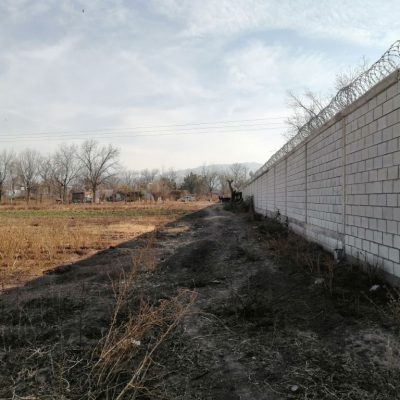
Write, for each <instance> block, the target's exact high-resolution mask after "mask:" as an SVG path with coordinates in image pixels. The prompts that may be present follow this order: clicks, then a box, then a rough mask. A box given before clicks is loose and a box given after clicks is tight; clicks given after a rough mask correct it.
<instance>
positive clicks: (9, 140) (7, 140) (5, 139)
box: [0, 126, 283, 143]
mask: <svg viewBox="0 0 400 400" xmlns="http://www.w3.org/2000/svg"><path fill="white" fill-rule="evenodd" d="M232 128H237V127H232ZM276 129H278V130H282V129H283V128H281V127H268V126H263V127H253V128H251V127H250V128H241V129H229V130H226V129H225V130H222V131H221V130H218V128H216V129H213V130H212V131H197V132H190V131H188V132H170V133H154V134H147V133H150V132H147V133H139V134H133V135H132V134H126V135H119V134H117V135H115V134H113V133H108V134H107V133H104V134H103V135H101V136H96V135H94V136H90V138H92V139H97V138H99V139H101V138H112V139H122V138H125V139H130V138H136V137H148V138H152V137H160V136H180V135H201V134H216V133H217V134H224V133H229V134H238V133H239V134H247V133H258V132H260V131H264V132H268V131H270V130H276ZM87 138H88V137H87V136H85V137H83V136H82V135H79V136H77V134H75V135H68V136H60V135H54V136H9V137H4V136H0V142H2V143H12V142H17V141H20V140H52V141H53V140H56V141H57V140H66V139H70V140H85V139H87Z"/></svg>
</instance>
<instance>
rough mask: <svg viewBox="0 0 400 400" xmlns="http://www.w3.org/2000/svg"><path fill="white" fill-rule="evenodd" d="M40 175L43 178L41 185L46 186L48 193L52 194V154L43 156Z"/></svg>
mask: <svg viewBox="0 0 400 400" xmlns="http://www.w3.org/2000/svg"><path fill="white" fill-rule="evenodd" d="M39 176H40V179H41V185H40V186H41V187H42V188H43V187H44V188H46V191H47V194H48V195H50V193H51V191H52V188H53V163H52V158H51V156H47V157H42V159H41V160H40V165H39ZM41 192H42V191H41ZM41 196H42V193H41Z"/></svg>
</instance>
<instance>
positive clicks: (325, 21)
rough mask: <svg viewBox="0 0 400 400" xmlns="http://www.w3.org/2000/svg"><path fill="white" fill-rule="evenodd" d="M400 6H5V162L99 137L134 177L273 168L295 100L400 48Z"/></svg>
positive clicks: (0, 98) (24, 0)
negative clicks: (146, 172) (223, 167)
mask: <svg viewBox="0 0 400 400" xmlns="http://www.w3.org/2000/svg"><path fill="white" fill-rule="evenodd" d="M399 15H400V2H399V1H398V0H395V1H387V0H380V1H377V0H376V1H370V0H296V1H295V0H279V1H275V0H263V1H261V0H187V1H183V0H143V1H140V0H130V1H128V0H126V1H123V0H107V1H105V0H104V1H96V0H90V1H87V0H85V1H78V0H77V1H63V0H54V1H50V0H43V1H40V0H36V1H33V0H1V1H0V49H1V51H0V150H1V149H2V148H10V149H11V148H13V149H14V150H15V151H20V150H22V149H24V148H26V147H30V148H35V149H37V150H39V151H41V152H42V153H47V152H51V151H53V150H54V149H56V147H57V146H58V145H60V144H61V143H62V142H66V143H76V144H78V145H79V144H80V143H82V141H83V140H85V139H90V138H93V139H96V140H98V141H99V142H100V143H101V144H108V143H112V144H113V145H115V146H117V147H118V148H120V150H121V161H122V164H124V165H125V166H126V168H130V169H135V170H138V169H143V168H170V167H173V168H176V169H182V168H191V167H196V166H198V165H203V164H215V163H218V164H220V163H233V162H260V163H264V162H265V161H267V159H268V158H269V157H270V156H271V155H272V154H273V153H274V152H275V151H277V150H278V149H279V148H280V147H281V146H282V145H283V144H284V142H285V139H284V137H283V136H282V133H284V132H285V130H286V129H287V127H286V125H285V120H286V118H287V116H288V115H289V114H290V108H289V107H288V100H287V93H288V91H289V90H291V91H294V92H295V93H301V92H302V91H304V90H306V89H310V90H312V91H314V92H316V93H321V94H323V95H326V94H328V93H332V87H333V82H334V78H335V75H336V74H337V73H339V72H340V71H343V70H346V69H348V68H349V67H351V66H354V65H357V64H359V62H360V60H361V58H362V57H363V56H364V57H366V58H367V60H369V61H370V62H374V61H376V60H377V59H378V58H379V57H380V56H381V54H382V53H383V52H384V51H385V50H386V49H387V48H388V47H389V46H390V45H391V44H392V43H393V42H394V41H396V40H397V39H400V18H399Z"/></svg>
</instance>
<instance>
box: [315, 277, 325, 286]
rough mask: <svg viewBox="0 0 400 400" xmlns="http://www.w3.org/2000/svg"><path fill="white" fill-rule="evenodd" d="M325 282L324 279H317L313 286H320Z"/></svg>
mask: <svg viewBox="0 0 400 400" xmlns="http://www.w3.org/2000/svg"><path fill="white" fill-rule="evenodd" d="M324 282H325V280H324V278H317V279H316V280H315V281H314V285H322V284H323V283H324Z"/></svg>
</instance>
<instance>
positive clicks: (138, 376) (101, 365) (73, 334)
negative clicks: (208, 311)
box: [0, 205, 196, 400]
mask: <svg viewBox="0 0 400 400" xmlns="http://www.w3.org/2000/svg"><path fill="white" fill-rule="evenodd" d="M178 207H179V208H176V209H174V208H172V207H171V206H168V207H167V208H160V207H158V208H152V209H151V210H152V212H157V213H160V212H161V211H162V212H165V214H166V215H165V216H162V217H159V216H157V217H147V218H146V216H143V214H142V215H141V216H140V218H141V222H142V224H143V225H142V226H145V227H147V226H150V225H152V226H157V224H159V223H161V222H160V221H162V223H165V222H167V221H169V220H170V219H172V218H173V216H175V217H176V216H177V215H181V214H182V212H185V213H186V212H187V211H188V207H186V206H185V205H178ZM192 207H193V206H192ZM136 209H138V208H136ZM191 209H193V208H191ZM110 210H114V211H119V210H115V209H111V208H110ZM139 210H140V209H139ZM134 221H135V220H132V222H134ZM150 221H151V222H150ZM91 222H92V224H91V225H89V224H88V225H89V226H88V227H86V230H85V233H88V232H92V235H93V236H90V238H89V239H87V237H85V238H81V237H80V236H78V237H77V239H76V241H75V242H72V241H71V240H70V241H69V242H68V243H69V244H68V246H72V244H75V245H76V246H80V245H81V243H83V242H81V240H86V242H85V245H86V246H90V245H91V243H96V245H97V246H100V245H101V244H102V243H105V242H102V240H103V238H102V236H101V235H100V234H97V232H96V231H95V230H94V229H93V227H95V226H96V223H97V224H100V226H103V224H104V225H105V221H104V217H103V218H101V219H99V218H97V217H96V220H95V222H94V221H93V220H92V221H91ZM107 222H108V223H109V225H106V226H110V225H111V226H112V225H113V224H114V225H116V226H118V227H121V224H122V227H124V228H125V222H122V221H120V220H118V219H115V218H114V217H112V218H110V219H109V220H108V221H107ZM146 224H148V225H146ZM45 226H46V229H48V231H49V234H48V236H46V238H47V239H48V240H50V241H51V242H52V243H53V245H54V246H55V247H54V249H56V250H54V251H55V252H56V251H57V245H59V246H64V245H65V243H66V242H65V240H66V238H67V237H68V235H69V231H68V229H66V230H65V231H64V230H61V231H60V230H57V228H56V226H57V224H56V223H54V225H51V224H50V223H49V221H47V217H46V225H45ZM28 227H29V225H28ZM24 228H25V229H24ZM20 229H21V232H23V234H25V235H26V236H25V237H26V240H27V241H28V240H30V238H31V237H32V236H33V237H34V233H32V232H34V231H32V230H30V229H29V228H28V229H27V226H26V225H24V224H22V226H21V228H20ZM134 229H138V228H137V226H136V228H134ZM72 231H73V232H74V230H72ZM93 231H94V233H93ZM139 231H140V232H141V230H139ZM27 232H28V233H29V234H28V233H27ZM64 232H65V233H64ZM75 232H76V230H75ZM120 232H121V231H120ZM126 232H127V233H128V234H129V235H132V231H131V230H130V229H127V230H126ZM135 232H136V231H135ZM51 234H54V235H57V238H58V239H57V240H58V241H57V242H56V240H55V239H54V238H53V239H52V238H51ZM154 236H155V235H151V234H150V235H146V240H145V241H143V242H142V243H143V246H144V247H141V248H139V249H130V248H127V249H125V250H126V254H127V255H128V263H129V265H125V264H124V265H123V266H121V267H120V268H119V271H120V272H119V274H118V275H117V277H115V276H114V277H113V276H111V274H110V276H109V278H108V279H107V280H106V281H105V282H103V283H102V284H101V287H102V290H101V294H100V295H99V296H97V295H96V294H95V292H88V291H87V289H85V288H84V287H83V286H82V287H81V283H80V282H77V283H76V284H75V286H74V288H73V290H74V291H75V292H76V294H75V295H74V296H71V295H70V292H69V291H66V292H64V291H63V290H62V289H61V286H58V288H56V289H55V288H53V287H52V286H50V287H47V286H46V285H44V286H43V289H42V291H41V292H40V293H41V295H40V296H39V297H35V298H30V297H29V294H28V295H27V297H26V298H25V297H20V296H19V294H18V290H19V289H16V294H17V296H16V300H17V302H16V303H18V304H14V303H15V302H11V303H10V304H11V309H9V310H5V309H3V311H6V312H3V316H2V317H0V386H3V388H1V389H0V398H7V399H13V400H14V399H32V400H33V399H87V400H93V399H119V400H123V399H136V398H155V395H153V394H154V393H156V392H158V390H159V388H158V387H157V385H154V384H153V379H154V372H153V370H152V367H153V366H156V367H157V365H158V364H157V360H158V358H159V354H160V353H161V352H162V351H163V345H164V343H165V342H166V341H168V339H169V336H170V335H172V334H173V332H174V331H175V329H176V328H177V327H178V326H179V324H180V322H181V321H182V319H183V318H184V317H185V316H186V315H187V314H188V313H189V312H190V309H191V306H192V304H193V302H194V301H195V298H196V294H195V292H193V291H189V290H185V289H182V290H180V291H178V293H176V294H175V295H172V296H171V297H168V298H163V299H161V300H159V301H157V300H156V301H150V300H149V299H145V298H142V294H141V292H140V284H138V282H140V281H141V279H143V280H146V279H147V277H148V275H149V274H151V273H152V272H153V271H154V269H155V267H156V251H157V250H156V245H155V237H154ZM46 238H43V239H39V238H37V240H36V241H35V242H34V243H35V244H34V246H37V247H35V249H36V248H40V245H43V246H44V245H46V240H45V239H46ZM91 240H92V242H91ZM30 243H32V241H31V242H30ZM31 245H32V244H31ZM24 249H26V251H27V253H26V256H27V260H28V254H29V255H30V257H37V258H38V259H40V260H42V262H43V261H47V259H46V260H44V256H43V254H42V252H41V251H39V252H38V253H35V252H34V251H33V250H31V249H30V247H29V246H28V245H26V247H24ZM28 251H30V252H29V253H28ZM48 254H50V253H48ZM55 254H56V256H55V258H54V259H53V261H54V260H55V259H56V257H58V255H57V254H58V253H55ZM66 254H67V255H68V252H67V253H66ZM129 259H130V260H131V261H130V262H129ZM49 261H51V260H50V259H49ZM124 262H125V261H124ZM110 267H111V266H110ZM109 272H111V268H110V271H109ZM67 288H68V285H67V284H66V289H65V290H68V289H67ZM80 289H81V291H80V292H79V290H80ZM79 293H80V294H79ZM99 305H100V308H98V307H99ZM13 308H14V310H13ZM85 308H88V309H90V311H85ZM15 311H17V312H15ZM88 312H89V313H90V314H91V315H96V317H95V320H94V321H95V324H96V326H97V328H99V327H100V326H102V328H101V329H102V331H103V333H102V334H98V333H95V334H94V335H93V338H92V339H88V337H87V336H85V335H87V334H88V332H89V333H90V332H91V331H92V330H93V329H94V328H96V326H86V327H85V325H87V323H86V321H85V318H86V319H87V318H88V314H87V313H88ZM96 313H97V314H96ZM85 315H86V317H85ZM103 328H104V330H103ZM93 332H99V331H98V329H97V331H93ZM71 339H73V340H71ZM99 339H100V340H99ZM2 369H3V370H2ZM3 374H4V375H3ZM2 390H3V391H2ZM4 393H5V394H6V396H5V397H2V394H4Z"/></svg>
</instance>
